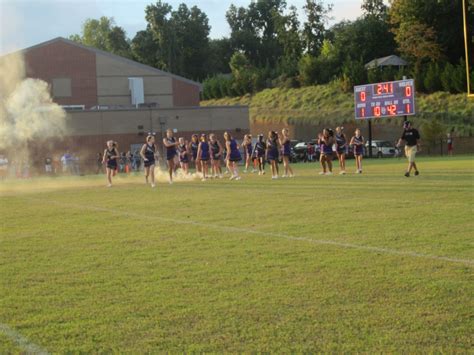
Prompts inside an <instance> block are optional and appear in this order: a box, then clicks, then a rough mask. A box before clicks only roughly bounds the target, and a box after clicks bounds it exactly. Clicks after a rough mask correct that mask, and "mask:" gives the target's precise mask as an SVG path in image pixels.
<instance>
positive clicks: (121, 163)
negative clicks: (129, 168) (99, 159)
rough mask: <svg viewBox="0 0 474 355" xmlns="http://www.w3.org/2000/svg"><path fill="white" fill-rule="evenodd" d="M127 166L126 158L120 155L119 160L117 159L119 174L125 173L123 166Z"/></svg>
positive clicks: (122, 154) (123, 154)
mask: <svg viewBox="0 0 474 355" xmlns="http://www.w3.org/2000/svg"><path fill="white" fill-rule="evenodd" d="M126 164H127V156H126V155H125V153H121V154H120V159H119V172H121V173H123V172H125V165H126Z"/></svg>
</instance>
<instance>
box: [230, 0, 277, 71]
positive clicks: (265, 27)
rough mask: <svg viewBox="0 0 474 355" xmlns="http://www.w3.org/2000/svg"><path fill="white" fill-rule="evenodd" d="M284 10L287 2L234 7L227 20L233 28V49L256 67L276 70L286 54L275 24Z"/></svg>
mask: <svg viewBox="0 0 474 355" xmlns="http://www.w3.org/2000/svg"><path fill="white" fill-rule="evenodd" d="M285 9H286V2H285V1H284V0H265V1H255V2H251V3H250V5H249V6H248V7H247V8H244V7H240V8H237V7H236V6H234V5H231V6H230V7H229V10H228V11H227V12H226V19H227V23H228V24H229V27H230V29H231V36H230V38H231V42H232V47H233V48H234V49H235V50H239V51H242V52H243V53H245V55H246V57H247V58H248V59H249V61H250V62H251V63H252V64H253V65H255V66H256V67H260V68H263V67H265V66H266V65H270V66H271V67H275V66H276V65H277V63H278V58H279V57H280V56H281V55H282V53H283V47H282V44H281V43H280V42H279V41H278V38H277V37H278V35H277V23H276V22H277V21H278V17H279V16H282V15H283V12H284V10H285Z"/></svg>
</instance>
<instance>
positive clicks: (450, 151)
mask: <svg viewBox="0 0 474 355" xmlns="http://www.w3.org/2000/svg"><path fill="white" fill-rule="evenodd" d="M446 143H447V144H448V155H449V156H452V155H453V136H452V135H451V133H448V139H447V140H446Z"/></svg>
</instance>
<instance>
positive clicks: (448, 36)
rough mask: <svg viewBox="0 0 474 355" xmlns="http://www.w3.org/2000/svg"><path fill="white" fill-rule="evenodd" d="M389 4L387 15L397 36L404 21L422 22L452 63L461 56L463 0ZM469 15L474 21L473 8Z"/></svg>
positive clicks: (410, 0) (392, 1) (406, 0)
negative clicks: (431, 32) (433, 34)
mask: <svg viewBox="0 0 474 355" xmlns="http://www.w3.org/2000/svg"><path fill="white" fill-rule="evenodd" d="M390 4H391V6H390V9H389V18H390V23H391V24H392V26H393V30H394V32H395V34H396V35H398V30H399V29H400V27H401V26H402V24H404V23H413V22H416V23H421V24H423V25H425V26H426V27H425V28H430V29H431V31H433V33H435V34H436V36H435V37H434V40H435V42H436V43H437V44H438V46H439V48H440V49H441V52H442V54H443V55H444V56H445V57H446V58H447V59H448V60H449V61H450V62H451V63H452V64H454V63H457V62H458V60H459V58H460V57H462V56H463V37H462V35H461V34H462V31H463V27H462V0H390ZM468 16H469V19H468V21H469V23H473V22H472V21H474V11H468ZM402 29H403V28H402ZM405 29H406V27H405ZM397 43H398V41H397Z"/></svg>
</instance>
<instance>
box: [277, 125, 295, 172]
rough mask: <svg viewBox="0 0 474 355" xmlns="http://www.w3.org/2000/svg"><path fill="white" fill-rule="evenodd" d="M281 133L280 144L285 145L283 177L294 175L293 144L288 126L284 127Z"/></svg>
mask: <svg viewBox="0 0 474 355" xmlns="http://www.w3.org/2000/svg"><path fill="white" fill-rule="evenodd" d="M281 134H282V138H281V139H280V145H281V146H282V147H283V166H284V167H285V173H284V174H283V177H293V176H294V174H293V169H292V168H291V166H290V157H291V145H290V136H289V132H288V128H283V129H282V131H281Z"/></svg>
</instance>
